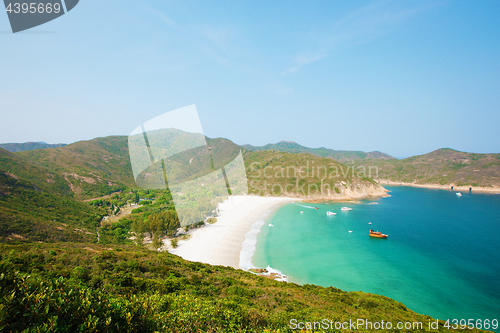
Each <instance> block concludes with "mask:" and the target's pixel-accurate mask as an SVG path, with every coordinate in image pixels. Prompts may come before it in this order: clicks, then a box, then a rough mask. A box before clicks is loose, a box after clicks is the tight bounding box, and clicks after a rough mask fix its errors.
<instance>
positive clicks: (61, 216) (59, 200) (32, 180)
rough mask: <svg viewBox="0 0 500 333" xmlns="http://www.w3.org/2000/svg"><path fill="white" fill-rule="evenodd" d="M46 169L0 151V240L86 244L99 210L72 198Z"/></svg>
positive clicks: (62, 182) (60, 179)
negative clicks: (76, 242) (77, 242)
mask: <svg viewBox="0 0 500 333" xmlns="http://www.w3.org/2000/svg"><path fill="white" fill-rule="evenodd" d="M72 198H73V193H72V191H71V190H70V187H69V185H68V183H67V182H66V181H65V179H64V178H63V177H62V176H60V175H58V174H57V173H56V172H54V171H53V170H51V169H49V168H45V167H42V166H37V165H34V164H31V163H30V162H29V161H27V160H25V159H23V158H21V157H19V156H17V154H13V153H10V152H7V151H5V150H3V149H0V240H1V241H6V240H10V241H13V240H17V241H19V240H31V241H34V240H37V241H69V240H71V241H85V240H90V239H95V234H94V233H92V232H90V230H93V228H95V226H96V225H98V224H97V222H98V221H99V220H100V218H101V216H102V213H103V212H102V211H101V210H100V209H97V208H95V207H92V206H89V205H88V204H85V203H81V202H76V201H74V200H73V199H72Z"/></svg>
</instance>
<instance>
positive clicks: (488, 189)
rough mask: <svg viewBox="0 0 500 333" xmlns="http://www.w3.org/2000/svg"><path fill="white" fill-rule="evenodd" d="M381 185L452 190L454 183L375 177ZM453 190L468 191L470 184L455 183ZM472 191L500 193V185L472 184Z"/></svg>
mask: <svg viewBox="0 0 500 333" xmlns="http://www.w3.org/2000/svg"><path fill="white" fill-rule="evenodd" d="M375 180H376V181H377V182H378V183H379V184H380V185H400V186H411V187H422V188H433V189H440V190H450V189H451V186H452V184H448V185H440V184H415V183H405V182H395V181H392V180H387V179H375ZM453 191H456V192H458V191H461V192H468V191H469V186H456V185H453ZM472 192H482V193H500V187H493V186H492V187H482V186H472Z"/></svg>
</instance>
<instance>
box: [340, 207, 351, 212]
mask: <svg viewBox="0 0 500 333" xmlns="http://www.w3.org/2000/svg"><path fill="white" fill-rule="evenodd" d="M340 210H342V211H344V212H347V211H350V210H352V208H349V207H342V208H340Z"/></svg>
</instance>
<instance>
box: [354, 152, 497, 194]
mask: <svg viewBox="0 0 500 333" xmlns="http://www.w3.org/2000/svg"><path fill="white" fill-rule="evenodd" d="M361 165H364V166H374V167H377V168H378V176H374V178H378V179H385V180H391V181H396V182H405V183H415V184H441V185H448V184H455V185H457V186H485V187H488V186H495V187H500V154H475V153H467V152H461V151H457V150H453V149H449V148H445V149H438V150H435V151H433V152H431V153H428V154H424V155H419V156H413V157H409V158H405V159H402V160H364V161H355V162H354V166H361Z"/></svg>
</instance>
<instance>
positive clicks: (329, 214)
mask: <svg viewBox="0 0 500 333" xmlns="http://www.w3.org/2000/svg"><path fill="white" fill-rule="evenodd" d="M326 215H328V216H334V215H337V213H334V212H332V211H330V210H329V211H327V212H326Z"/></svg>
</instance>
